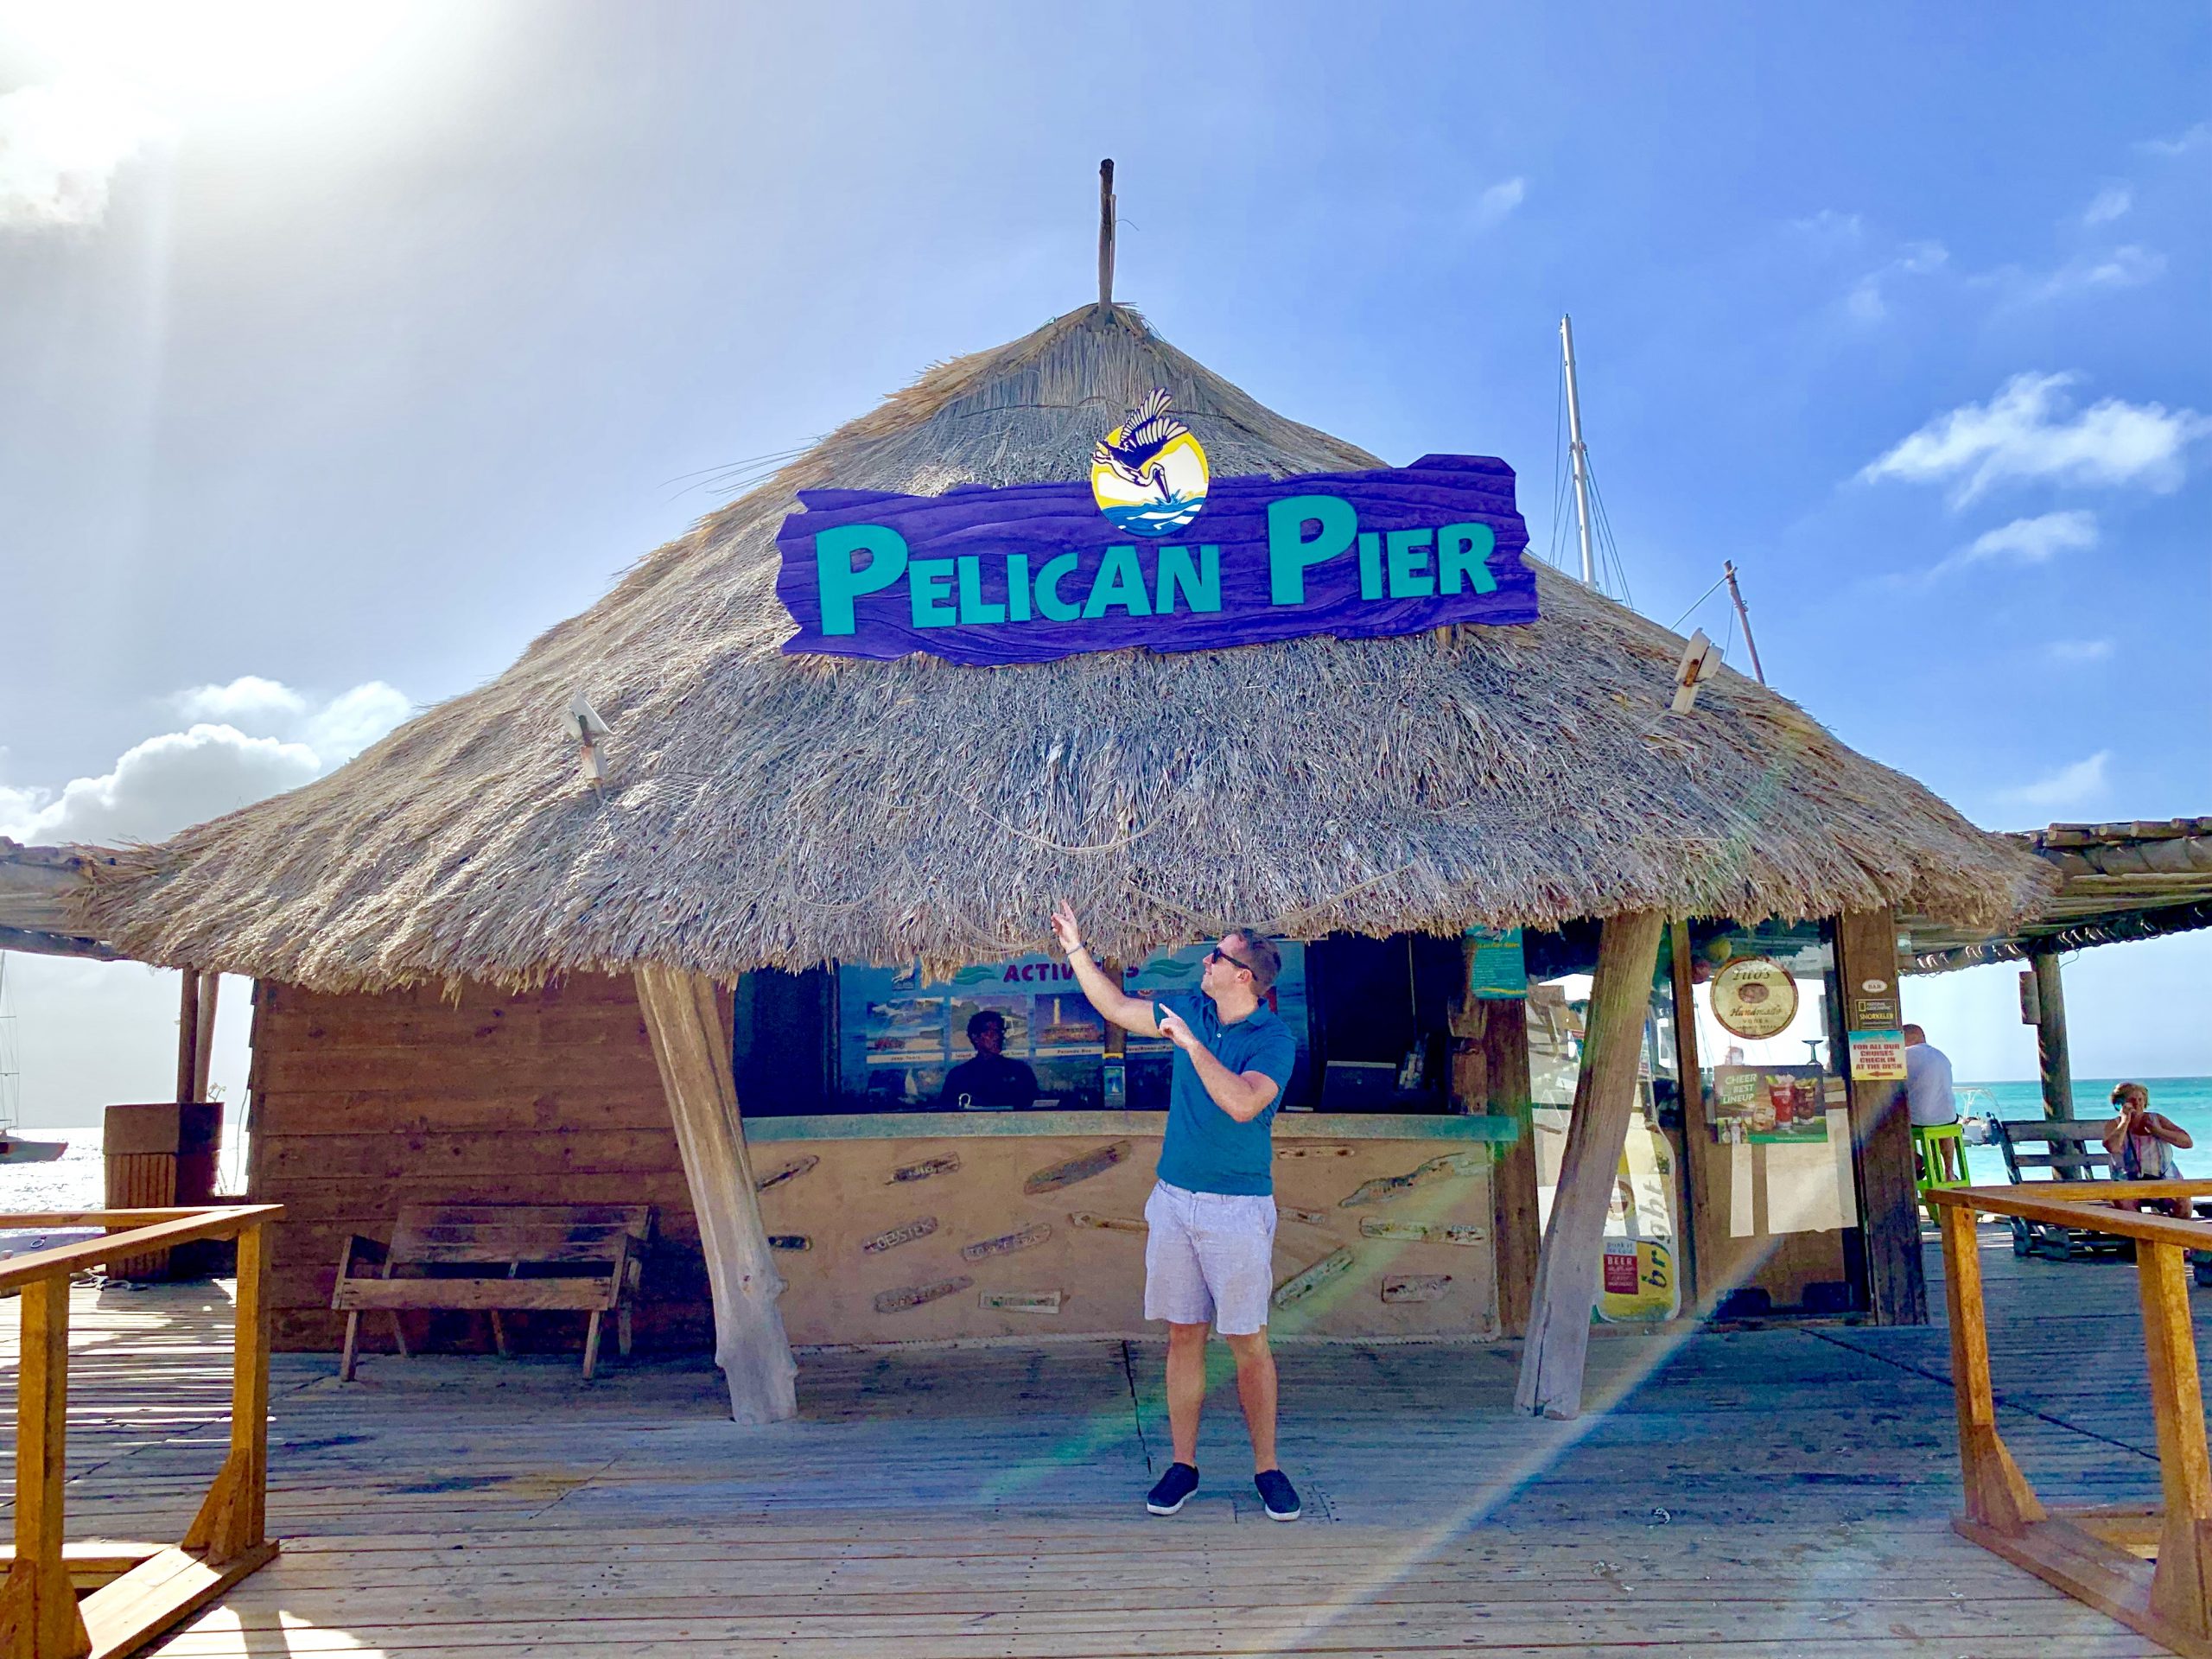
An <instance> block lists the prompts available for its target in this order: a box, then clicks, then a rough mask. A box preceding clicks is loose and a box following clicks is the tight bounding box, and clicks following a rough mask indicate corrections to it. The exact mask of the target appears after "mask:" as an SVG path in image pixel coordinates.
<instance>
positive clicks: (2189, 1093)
mask: <svg viewBox="0 0 2212 1659" xmlns="http://www.w3.org/2000/svg"><path fill="white" fill-rule="evenodd" d="M2121 1082H2128V1083H2139V1084H2142V1085H2143V1086H2144V1087H2145V1089H2148V1090H2150V1091H2151V1109H2152V1111H2154V1112H2163V1113H2164V1114H2165V1115H2166V1116H2168V1117H2170V1118H2171V1119H2173V1121H2174V1122H2176V1123H2177V1124H2179V1125H2180V1126H2181V1127H2182V1128H2184V1129H2187V1130H2188V1131H2189V1133H2190V1135H2191V1136H2192V1137H2193V1138H2194V1139H2195V1140H2196V1146H2195V1147H2193V1148H2191V1149H2190V1150H2189V1151H2186V1152H2181V1151H2177V1152H2176V1153H2175V1154H2174V1161H2175V1162H2176V1163H2177V1164H2178V1165H2179V1166H2181V1173H2183V1174H2184V1175H2187V1176H2190V1177H2192V1178H2197V1179H2212V1077H2128V1078H2120V1077H2076V1078H2075V1079H2074V1115H2075V1116H2076V1117H2080V1118H2106V1117H2110V1116H2112V1091H2113V1085H2114V1084H2118V1083H2121ZM1957 1088H1958V1098H1959V1110H1960V1111H1961V1113H1962V1114H1964V1115H1966V1116H1971V1117H2041V1116H2043V1086H2042V1085H2041V1084H2034V1083H1964V1082H1961V1084H1958V1085H1957ZM1983 1160H1987V1167H1986V1168H1985V1167H1983V1166H1982V1165H1983ZM1967 1166H1968V1168H1969V1169H1970V1170H1971V1171H1972V1173H1973V1174H1974V1179H1976V1180H1978V1181H2001V1180H2003V1179H2005V1164H2004V1160H2003V1159H2002V1158H2001V1157H2000V1156H1999V1153H1998V1150H1997V1148H1996V1147H1967Z"/></svg>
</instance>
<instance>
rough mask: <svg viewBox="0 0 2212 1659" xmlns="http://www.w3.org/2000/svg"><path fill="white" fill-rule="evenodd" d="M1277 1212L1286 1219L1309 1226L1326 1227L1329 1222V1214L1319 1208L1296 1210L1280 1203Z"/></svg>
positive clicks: (1276, 1208)
mask: <svg viewBox="0 0 2212 1659" xmlns="http://www.w3.org/2000/svg"><path fill="white" fill-rule="evenodd" d="M1275 1214H1276V1215H1278V1216H1280V1217H1282V1219H1283V1220H1285V1221H1295V1222H1299V1223H1301V1224H1304V1225H1306V1226H1307V1227H1325V1226H1327V1225H1328V1224H1329V1217H1328V1216H1327V1214H1326V1213H1325V1211H1319V1210H1294V1209H1292V1208H1291V1207H1290V1205H1287V1204H1279V1205H1275Z"/></svg>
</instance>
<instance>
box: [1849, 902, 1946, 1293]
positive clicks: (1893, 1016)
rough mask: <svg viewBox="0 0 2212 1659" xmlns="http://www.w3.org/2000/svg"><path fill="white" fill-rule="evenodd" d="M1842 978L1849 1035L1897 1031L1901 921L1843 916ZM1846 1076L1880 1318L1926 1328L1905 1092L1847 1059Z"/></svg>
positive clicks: (1869, 1269)
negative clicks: (1864, 1074)
mask: <svg viewBox="0 0 2212 1659" xmlns="http://www.w3.org/2000/svg"><path fill="white" fill-rule="evenodd" d="M1835 973H1836V981H1837V983H1838V984H1839V985H1840V987H1841V988H1842V994H1843V1007H1844V1014H1845V1020H1844V1027H1845V1030H1846V1032H1847V1033H1848V1032H1851V1031H1864V1030H1867V1029H1870V1028H1873V1029H1888V1028H1891V1027H1895V1026H1896V1025H1897V1022H1898V1015H1899V1013H1900V1006H1899V1001H1898V995H1899V993H1898V989H1897V918H1896V917H1894V916H1892V915H1891V913H1890V912H1888V911H1886V910H1859V911H1852V912H1848V913H1847V914H1845V915H1842V916H1839V917H1837V918H1836V921H1835ZM1877 1021H1878V1022H1880V1023H1879V1025H1877V1024H1876V1022H1877ZM1842 1069H1843V1070H1844V1071H1846V1073H1847V1076H1848V1077H1849V1078H1850V1085H1849V1086H1850V1090H1851V1140H1852V1145H1853V1147H1855V1148H1856V1149H1857V1153H1858V1160H1859V1208H1860V1211H1861V1214H1860V1217H1859V1221H1860V1225H1861V1227H1862V1228H1863V1230H1864V1231H1865V1236H1866V1279H1867V1288H1868V1291H1869V1293H1870V1294H1872V1299H1873V1304H1874V1317H1875V1319H1878V1321H1880V1322H1881V1323H1882V1324H1884V1325H1925V1324H1927V1323H1928V1275H1927V1272H1926V1270H1925V1269H1924V1268H1923V1266H1922V1264H1921V1260H1920V1191H1919V1188H1918V1186H1917V1185H1916V1183H1915V1182H1914V1179H1913V1150H1912V1115H1911V1113H1910V1111H1909V1110H1907V1109H1906V1105H1905V1086H1904V1084H1902V1083H1900V1082H1898V1081H1897V1080H1896V1079H1894V1078H1882V1077H1860V1076H1859V1074H1858V1072H1857V1071H1856V1070H1855V1069H1854V1068H1853V1067H1852V1065H1851V1064H1850V1058H1849V1056H1848V1054H1847V1055H1846V1056H1845V1065H1844V1066H1843V1068H1842Z"/></svg>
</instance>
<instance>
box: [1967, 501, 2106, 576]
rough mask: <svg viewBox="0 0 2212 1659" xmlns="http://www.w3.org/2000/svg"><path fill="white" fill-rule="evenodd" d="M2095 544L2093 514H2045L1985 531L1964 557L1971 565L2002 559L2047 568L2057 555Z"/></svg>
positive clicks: (2095, 532) (1975, 539)
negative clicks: (2040, 565) (1987, 560)
mask: <svg viewBox="0 0 2212 1659" xmlns="http://www.w3.org/2000/svg"><path fill="white" fill-rule="evenodd" d="M2096 544H2097V515H2096V514H2094V512H2046V513H2042V514H2039V515H2037V517H2036V518H2015V519H2014V520H2013V521H2012V523H2011V524H2000V525H1999V526H1998V528H1996V529H1995V530H1986V531H1982V533H1981V534H1980V535H1979V536H1977V537H1974V544H1973V545H1972V546H1971V547H1968V548H1967V549H1966V550H1965V551H1964V553H1963V554H1962V555H1961V557H1962V558H1963V559H1964V560H1965V562H1966V563H1970V564H1973V563H1980V562H1981V561H1983V560H1985V559H2001V558H2009V559H2012V560H2014V561H2015V562H2017V563H2021V564H2048V563H2050V561H2051V558H2052V556H2054V555H2055V554H2059V553H2077V552H2080V551H2081V550H2082V549H2084V548H2091V547H2094V546H2095V545H2096Z"/></svg>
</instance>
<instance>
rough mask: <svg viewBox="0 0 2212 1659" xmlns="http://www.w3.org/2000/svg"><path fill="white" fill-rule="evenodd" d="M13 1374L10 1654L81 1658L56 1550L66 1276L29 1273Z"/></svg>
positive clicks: (2, 1610) (80, 1639)
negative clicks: (17, 1360) (18, 1357)
mask: <svg viewBox="0 0 2212 1659" xmlns="http://www.w3.org/2000/svg"><path fill="white" fill-rule="evenodd" d="M68 1416H69V1280H68V1276H67V1274H61V1275H59V1276H57V1277H54V1278H52V1279H39V1280H35V1281H32V1282H31V1283H29V1284H28V1285H25V1286H24V1287H23V1288H22V1373H21V1375H20V1376H18V1378H17V1379H16V1559H15V1560H14V1561H13V1562H12V1563H10V1566H9V1568H8V1578H7V1582H6V1584H5V1586H0V1642H4V1650H5V1652H6V1653H7V1655H8V1656H9V1659H79V1656H82V1655H84V1654H87V1653H90V1652H91V1651H92V1637H91V1636H90V1635H89V1634H87V1632H86V1629H85V1621H84V1618H83V1617H82V1616H81V1615H80V1614H79V1612H78V1611H77V1591H76V1587H75V1586H73V1584H72V1583H71V1582H70V1580H69V1568H68V1567H67V1564H66V1563H65V1562H64V1561H63V1560H62V1556H61V1541H62V1513H61V1491H62V1483H63V1481H64V1479H65V1478H67V1470H66V1466H65V1465H66V1459H67V1445H66V1440H67V1434H66V1430H67V1425H68Z"/></svg>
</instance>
